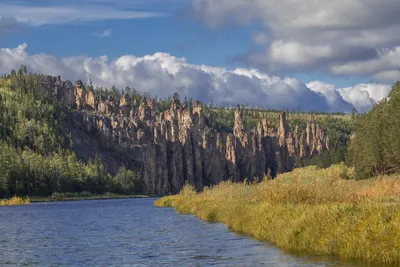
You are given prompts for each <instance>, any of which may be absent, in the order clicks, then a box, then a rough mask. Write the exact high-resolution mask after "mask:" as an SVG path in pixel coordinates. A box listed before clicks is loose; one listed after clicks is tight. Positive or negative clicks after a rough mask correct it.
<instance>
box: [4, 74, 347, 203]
mask: <svg viewBox="0 0 400 267" xmlns="http://www.w3.org/2000/svg"><path fill="white" fill-rule="evenodd" d="M0 110H1V115H0V140H1V141H0V146H1V152H0V162H1V165H0V168H1V170H0V172H1V173H2V176H1V177H0V197H2V196H10V195H14V194H16V195H40V196H48V195H51V194H52V193H54V192H90V193H95V194H98V193H104V192H115V193H137V192H140V193H146V194H158V195H159V194H168V193H174V192H178V191H179V190H180V189H181V188H182V186H183V184H185V183H190V184H193V185H194V186H195V187H196V189H198V190H201V189H202V188H203V187H204V186H208V185H212V184H217V183H219V182H220V181H224V180H228V179H231V180H233V181H243V180H244V179H250V180H253V179H258V180H261V179H262V178H263V177H264V176H265V175H266V174H268V175H271V176H275V175H276V173H278V172H287V171H290V170H292V169H293V168H294V167H295V166H302V165H308V164H319V165H322V166H328V165H330V164H331V163H336V162H338V161H342V160H344V159H345V151H346V145H347V142H348V139H349V136H350V133H351V132H352V131H353V130H354V118H353V117H351V116H349V115H340V114H335V115H333V114H332V115H330V114H296V113H287V114H286V113H278V112H276V111H265V110H252V109H247V108H243V107H242V108H236V109H223V108H216V107H210V106H207V105H206V104H202V103H200V102H199V101H182V103H181V101H179V96H177V95H174V97H171V98H169V99H161V100H160V99H154V98H150V97H149V96H146V95H141V94H139V93H138V92H137V91H136V90H134V89H130V88H128V87H127V88H125V89H124V90H123V92H121V91H119V90H117V89H116V88H112V89H111V90H106V89H103V88H93V87H92V86H91V85H84V84H83V83H82V82H80V81H77V82H76V83H75V84H72V83H71V82H69V81H62V80H61V78H60V77H50V76H44V75H38V74H30V73H27V71H26V68H24V67H22V68H21V69H20V70H18V71H17V72H16V71H13V72H12V73H11V74H10V75H3V77H2V78H1V79H0ZM232 122H233V123H232ZM296 126H297V127H296Z"/></svg>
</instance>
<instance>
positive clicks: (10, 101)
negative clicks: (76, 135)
mask: <svg viewBox="0 0 400 267" xmlns="http://www.w3.org/2000/svg"><path fill="white" fill-rule="evenodd" d="M42 78H43V76H42V75H37V74H29V73H27V71H26V68H21V69H20V70H19V71H18V72H15V71H13V72H12V73H11V74H10V75H4V76H3V77H2V78H0V198H4V197H10V196H13V195H17V196H26V195H29V196H49V195H51V194H53V193H54V192H83V191H87V192H90V193H94V194H101V193H105V192H114V193H128V194H133V193H135V192H136V191H137V189H138V188H137V186H138V185H139V181H138V179H137V174H135V173H134V172H132V171H130V170H127V169H125V168H121V169H120V171H119V172H118V173H117V174H116V175H114V176H112V175H111V174H110V173H108V172H107V171H106V170H105V168H104V166H103V164H102V162H101V161H100V159H99V158H98V157H95V158H93V159H92V160H91V161H90V162H88V163H84V162H82V161H80V160H79V159H78V158H77V156H76V155H75V154H74V153H73V152H72V151H71V146H72V145H73V144H72V143H71V139H70V138H69V137H68V134H67V133H66V132H65V131H63V127H62V123H63V121H64V120H65V119H66V116H67V112H68V110H66V109H65V108H63V107H62V106H61V105H60V104H59V103H58V102H57V100H56V99H54V97H52V94H51V93H50V92H48V91H46V90H45V89H44V88H43V86H42V84H41V80H42Z"/></svg>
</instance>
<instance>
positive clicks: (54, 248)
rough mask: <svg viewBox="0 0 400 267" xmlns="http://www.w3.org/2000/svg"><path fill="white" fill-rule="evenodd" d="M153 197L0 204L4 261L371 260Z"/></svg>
mask: <svg viewBox="0 0 400 267" xmlns="http://www.w3.org/2000/svg"><path fill="white" fill-rule="evenodd" d="M153 202H154V199H124V200H98V201H78V202H54V203H34V204H31V205H28V206H19V207H3V208H0V266H4V265H8V266H279V267H289V266H293V267H294V266H296V267H297V266H315V267H317V266H337V267H344V266H367V265H366V264H358V265H357V264H356V263H352V262H344V261H339V260H337V259H333V258H329V257H313V256H304V255H295V254H292V253H287V252H284V251H282V250H280V249H278V248H276V247H274V246H272V245H269V244H266V243H263V242H258V241H255V240H253V239H251V238H248V237H245V236H241V235H237V234H234V233H232V232H230V231H229V230H228V229H227V228H226V227H225V226H224V225H222V224H209V223H206V222H203V221H200V220H199V219H197V218H196V217H195V216H183V215H178V214H176V213H175V211H174V210H173V209H165V208H164V209H160V208H155V207H154V206H153ZM380 266H382V265H380ZM380 266H379V267H380ZM371 267H378V266H373V265H371Z"/></svg>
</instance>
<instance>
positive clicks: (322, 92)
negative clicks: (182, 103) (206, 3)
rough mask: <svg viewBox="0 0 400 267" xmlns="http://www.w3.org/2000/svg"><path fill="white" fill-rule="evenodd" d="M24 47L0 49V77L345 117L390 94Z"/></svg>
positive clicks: (167, 60) (163, 61)
mask: <svg viewBox="0 0 400 267" xmlns="http://www.w3.org/2000/svg"><path fill="white" fill-rule="evenodd" d="M26 47H27V45H26V44H22V45H20V46H18V47H17V48H13V49H9V48H2V49H0V73H9V72H10V71H11V69H12V68H14V69H17V68H19V67H20V66H21V65H22V64H24V65H26V66H28V68H29V70H31V71H33V72H39V73H45V74H51V75H61V76H62V77H63V78H64V79H70V80H76V79H81V80H83V81H88V80H89V79H90V78H91V79H92V81H93V84H94V85H97V86H103V87H108V88H110V87H111V86H112V85H115V86H117V87H119V88H125V86H131V87H134V88H136V89H137V90H139V91H141V92H148V93H150V94H151V95H153V96H156V95H158V96H160V97H167V96H171V95H172V94H173V92H175V91H176V92H178V93H179V94H180V95H181V96H187V97H192V98H194V99H200V100H202V101H206V102H209V103H210V102H213V103H215V104H223V105H235V104H248V105H252V106H263V107H268V108H276V109H282V108H285V109H294V110H297V109H298V108H299V107H300V108H301V109H302V110H314V111H348V112H349V111H351V109H352V108H353V105H354V106H356V107H357V109H359V110H360V111H365V110H367V109H368V108H370V107H371V106H372V104H373V103H375V102H376V101H377V100H379V99H380V98H382V97H384V96H386V95H387V93H388V92H389V90H388V88H389V87H388V86H385V85H379V84H372V85H357V86H354V87H351V88H343V89H337V88H335V87H334V86H333V85H330V84H326V83H322V82H318V81H316V82H311V83H309V84H307V85H305V84H304V83H302V82H301V81H299V80H298V79H294V78H281V77H278V76H272V75H268V74H267V73H265V72H261V71H259V70H257V69H246V68H240V69H234V70H228V69H225V68H220V67H212V66H206V65H193V64H190V63H188V62H187V61H186V59H185V58H176V57H174V56H171V55H169V54H166V53H156V54H154V55H147V56H144V57H136V56H133V55H125V56H121V57H119V58H117V59H115V60H113V61H110V60H109V59H108V57H107V56H101V57H98V58H90V57H86V56H76V57H69V58H58V57H55V56H51V55H46V54H34V55H29V54H27V52H26ZM346 101H347V102H346ZM350 103H351V104H350ZM352 104H353V105H352Z"/></svg>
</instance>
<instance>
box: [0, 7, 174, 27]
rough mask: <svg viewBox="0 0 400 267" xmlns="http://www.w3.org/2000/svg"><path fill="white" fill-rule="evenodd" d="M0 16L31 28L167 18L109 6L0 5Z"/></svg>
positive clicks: (155, 13) (161, 14)
mask: <svg viewBox="0 0 400 267" xmlns="http://www.w3.org/2000/svg"><path fill="white" fill-rule="evenodd" d="M0 16H12V17H14V18H15V19H16V20H17V21H18V22H20V23H26V24H29V25H31V26H41V25H48V24H81V23H85V22H92V21H100V20H127V19H141V18H150V17H162V16H167V14H164V13H157V12H146V11H134V10H131V9H116V8H115V7H112V6H110V5H100V4H92V5H63V6H61V5H59V6H50V5H49V6H37V5H35V6H32V5H11V4H2V3H0Z"/></svg>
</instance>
